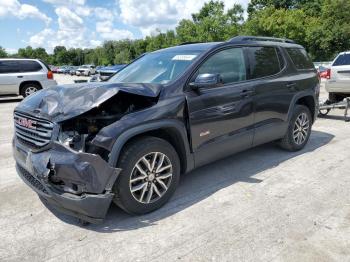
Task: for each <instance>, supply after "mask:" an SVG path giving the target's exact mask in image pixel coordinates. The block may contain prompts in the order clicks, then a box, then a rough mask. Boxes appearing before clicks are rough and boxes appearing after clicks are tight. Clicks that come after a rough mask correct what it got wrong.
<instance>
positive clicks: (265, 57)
mask: <svg viewBox="0 0 350 262" xmlns="http://www.w3.org/2000/svg"><path fill="white" fill-rule="evenodd" d="M248 59H249V66H250V78H251V79H256V78H261V77H265V76H271V75H275V74H277V73H279V72H280V71H281V69H282V67H283V58H282V56H281V55H280V54H279V53H278V51H277V49H276V48H274V47H249V48H248Z"/></svg>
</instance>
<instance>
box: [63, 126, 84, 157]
mask: <svg viewBox="0 0 350 262" xmlns="http://www.w3.org/2000/svg"><path fill="white" fill-rule="evenodd" d="M87 136H88V135H87V134H84V135H81V134H78V133H77V132H74V131H66V132H60V134H59V135H58V141H59V142H60V143H62V144H63V145H65V146H67V147H70V148H72V149H74V150H76V151H78V152H85V142H86V137H87Z"/></svg>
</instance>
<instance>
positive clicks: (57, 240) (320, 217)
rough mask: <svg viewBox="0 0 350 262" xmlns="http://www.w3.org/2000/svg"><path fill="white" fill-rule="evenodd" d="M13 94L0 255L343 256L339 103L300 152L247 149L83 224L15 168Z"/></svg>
mask: <svg viewBox="0 0 350 262" xmlns="http://www.w3.org/2000/svg"><path fill="white" fill-rule="evenodd" d="M59 77H60V78H61V77H62V78H64V80H65V81H66V80H67V81H68V80H69V77H65V76H59ZM59 81H61V82H62V80H59ZM17 103H18V101H16V100H15V101H7V102H1V103H0V117H1V122H2V125H1V126H0V152H1V153H0V154H1V158H0V239H1V241H0V261H60V262H61V261H83V260H86V261H165V260H166V261H177V260H184V261H208V260H213V261H298V262H299V261H317V262H319V261H350V191H349V187H350V176H349V174H350V173H349V170H350V162H349V156H350V153H349V152H350V150H349V148H350V137H349V134H350V123H345V122H344V121H343V119H342V117H341V112H340V111H334V112H332V113H331V114H332V115H331V116H329V117H328V118H327V119H326V118H322V119H318V121H317V122H316V124H315V125H314V127H313V132H312V135H311V138H310V141H309V143H308V145H307V146H306V148H305V149H304V150H302V151H300V152H296V153H289V152H285V151H282V150H280V149H279V148H277V147H276V146H274V145H273V144H268V145H264V146H260V147H258V148H255V149H251V150H249V151H246V152H243V153H240V154H237V155H234V156H232V157H229V158H226V159H223V160H220V161H218V162H215V163H213V164H211V165H208V166H205V167H202V168H200V169H198V170H196V171H194V172H191V173H189V174H187V175H184V176H183V177H182V179H181V183H180V186H179V188H178V190H177V192H176V194H175V196H174V197H173V198H172V199H171V201H170V202H169V203H168V204H167V205H166V206H164V207H163V208H161V209H160V210H158V211H156V212H153V213H151V214H148V215H145V216H138V217H132V216H129V215H127V214H125V213H124V212H123V211H121V210H120V209H119V208H117V207H115V206H112V207H111V208H110V210H109V213H108V216H107V219H106V221H105V223H104V224H102V225H89V226H87V227H82V226H80V225H79V224H78V223H77V220H76V219H73V218H71V217H68V216H65V215H61V214H59V213H57V212H51V211H50V210H48V209H47V208H46V207H45V206H44V205H43V204H42V203H41V201H40V200H39V199H38V197H37V195H36V194H35V193H34V192H33V191H32V190H31V189H29V188H28V187H27V186H26V185H25V184H24V183H23V182H22V181H21V180H20V178H19V177H18V176H17V175H16V172H15V169H14V161H13V159H12V156H11V137H12V133H13V124H12V111H13V109H14V107H15V106H16V104H17Z"/></svg>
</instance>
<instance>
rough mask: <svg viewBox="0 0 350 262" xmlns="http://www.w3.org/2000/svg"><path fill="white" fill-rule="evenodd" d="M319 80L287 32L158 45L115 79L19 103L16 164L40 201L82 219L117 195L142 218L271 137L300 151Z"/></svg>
mask: <svg viewBox="0 0 350 262" xmlns="http://www.w3.org/2000/svg"><path fill="white" fill-rule="evenodd" d="M319 88H320V83H319V78H318V75H317V71H316V69H315V68H314V66H313V64H312V62H311V61H310V58H309V57H308V55H307V53H306V51H305V49H304V48H303V47H302V46H300V45H298V44H295V43H294V42H293V41H291V40H286V39H276V38H264V37H243V36H241V37H235V38H232V39H231V40H229V41H227V42H221V43H214V42H212V43H200V44H186V45H180V46H176V47H171V48H166V49H162V50H158V51H155V52H152V53H148V54H146V55H144V56H142V57H140V58H139V59H137V60H135V61H133V62H132V63H131V64H129V65H128V66H126V67H125V68H124V69H123V70H121V71H120V72H119V73H118V74H116V75H114V76H113V77H112V78H111V79H109V80H108V81H107V82H100V83H86V84H79V85H77V86H74V88H72V87H71V86H64V85H61V86H58V87H57V88H54V89H50V90H47V91H46V92H41V93H38V94H36V95H34V96H33V97H30V98H29V99H27V100H25V101H23V102H22V103H20V104H19V105H18V106H17V107H16V109H15V112H14V121H15V123H16V132H15V136H14V143H13V152H14V158H15V160H16V166H17V171H18V174H19V176H20V177H21V178H22V179H23V180H24V182H25V183H27V184H28V185H29V186H30V187H31V188H32V189H33V190H34V191H36V192H37V193H38V194H39V195H40V197H41V199H42V200H43V201H44V202H46V203H49V204H50V205H53V206H55V207H56V208H58V209H59V210H61V211H62V212H65V213H67V214H70V215H73V216H77V217H79V218H80V219H83V220H85V221H88V222H101V221H102V220H103V218H104V217H105V215H106V212H107V210H108V208H109V206H110V204H111V202H112V201H113V202H114V203H116V204H117V205H118V206H120V207H121V208H122V209H124V210H125V211H127V212H129V213H131V214H144V213H147V212H151V211H153V210H156V209H158V208H160V207H161V206H163V205H164V204H165V203H166V202H167V201H168V200H169V198H170V197H171V196H172V195H173V193H174V191H175V189H176V187H177V185H178V182H179V178H180V174H184V173H187V172H189V171H190V170H192V169H194V168H197V167H199V166H202V165H205V164H208V163H210V162H212V161H215V160H217V159H220V158H223V157H226V156H229V155H231V154H233V153H236V152H239V151H242V150H246V149H248V148H251V147H254V146H257V145H261V144H264V143H267V142H271V141H277V142H278V143H279V144H280V146H281V147H282V148H284V149H286V150H289V151H297V150H301V149H302V148H304V146H305V145H306V143H307V142H308V139H309V136H310V133H311V127H312V124H313V123H314V121H315V119H316V115H317V111H318V110H317V105H318V95H319ZM37 112H40V114H38V113H37ZM33 122H35V125H29V124H27V123H33ZM43 132H44V133H43Z"/></svg>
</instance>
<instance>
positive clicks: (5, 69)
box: [0, 60, 19, 74]
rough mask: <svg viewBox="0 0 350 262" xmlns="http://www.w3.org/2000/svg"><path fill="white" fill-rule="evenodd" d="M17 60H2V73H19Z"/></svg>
mask: <svg viewBox="0 0 350 262" xmlns="http://www.w3.org/2000/svg"><path fill="white" fill-rule="evenodd" d="M18 72H19V68H18V64H17V61H10V60H8V61H6V60H5V61H0V74H9V73H18Z"/></svg>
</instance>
